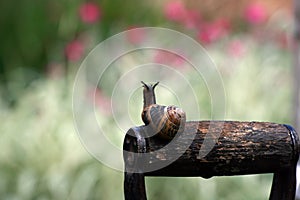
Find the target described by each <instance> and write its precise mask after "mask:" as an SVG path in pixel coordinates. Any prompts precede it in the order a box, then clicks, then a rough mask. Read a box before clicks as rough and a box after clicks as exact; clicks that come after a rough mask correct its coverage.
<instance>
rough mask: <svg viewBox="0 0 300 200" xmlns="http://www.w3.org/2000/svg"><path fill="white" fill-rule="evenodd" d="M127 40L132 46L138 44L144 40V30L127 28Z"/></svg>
mask: <svg viewBox="0 0 300 200" xmlns="http://www.w3.org/2000/svg"><path fill="white" fill-rule="evenodd" d="M126 36H127V39H128V41H129V42H130V43H132V44H140V43H141V42H143V41H144V40H145V36H146V33H145V30H144V29H139V28H138V27H134V26H133V27H129V28H128V31H127V32H126Z"/></svg>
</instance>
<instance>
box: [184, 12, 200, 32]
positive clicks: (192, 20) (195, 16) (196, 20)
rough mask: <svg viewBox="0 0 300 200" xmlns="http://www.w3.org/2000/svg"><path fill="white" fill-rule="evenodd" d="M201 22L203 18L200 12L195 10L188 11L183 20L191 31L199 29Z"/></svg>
mask: <svg viewBox="0 0 300 200" xmlns="http://www.w3.org/2000/svg"><path fill="white" fill-rule="evenodd" d="M201 22H202V21H201V16H200V14H199V12H197V11H195V10H187V11H186V12H185V16H184V18H183V19H182V23H183V24H184V26H185V27H186V28H189V29H193V28H197V26H198V25H199V24H200V23H201Z"/></svg>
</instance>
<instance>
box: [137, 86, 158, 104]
mask: <svg viewBox="0 0 300 200" xmlns="http://www.w3.org/2000/svg"><path fill="white" fill-rule="evenodd" d="M141 83H142V84H143V86H144V91H143V94H144V109H145V108H146V107H148V106H150V105H152V104H156V99H155V93H154V89H155V87H156V86H157V85H158V83H159V82H157V83H155V84H154V85H152V84H146V83H145V82H143V81H141Z"/></svg>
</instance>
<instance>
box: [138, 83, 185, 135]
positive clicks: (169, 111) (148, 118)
mask: <svg viewBox="0 0 300 200" xmlns="http://www.w3.org/2000/svg"><path fill="white" fill-rule="evenodd" d="M141 82H142V84H143V85H144V108H143V111H142V120H143V122H144V123H145V125H148V126H149V127H150V128H151V130H152V132H153V133H154V134H156V133H157V134H158V135H159V136H160V137H161V138H163V139H168V140H170V139H173V138H174V137H175V136H176V134H180V133H182V132H183V131H184V127H185V121H186V115H185V112H184V111H183V110H182V109H181V108H179V107H177V106H173V105H172V106H162V105H158V104H156V99H155V94H154V89H155V87H156V86H157V85H158V82H157V83H155V84H154V85H151V84H146V83H144V82H143V81H141Z"/></svg>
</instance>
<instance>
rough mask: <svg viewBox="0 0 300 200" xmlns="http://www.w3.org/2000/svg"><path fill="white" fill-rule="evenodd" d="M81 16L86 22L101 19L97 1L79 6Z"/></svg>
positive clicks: (90, 22)
mask: <svg viewBox="0 0 300 200" xmlns="http://www.w3.org/2000/svg"><path fill="white" fill-rule="evenodd" d="M79 16H80V19H81V21H83V22H84V23H88V24H93V23H95V22H97V21H98V20H99V18H100V16H101V11H100V8H99V6H98V5H97V4H95V3H92V2H89V3H84V4H82V5H81V6H80V8H79Z"/></svg>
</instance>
